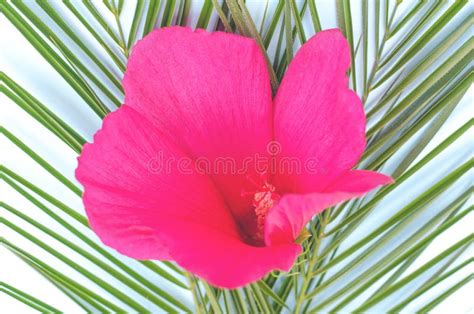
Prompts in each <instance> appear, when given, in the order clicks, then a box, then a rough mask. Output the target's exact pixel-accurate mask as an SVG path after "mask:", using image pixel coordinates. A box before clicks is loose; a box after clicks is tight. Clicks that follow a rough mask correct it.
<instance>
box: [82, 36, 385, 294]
mask: <svg viewBox="0 0 474 314" xmlns="http://www.w3.org/2000/svg"><path fill="white" fill-rule="evenodd" d="M349 67H350V53H349V47H348V44H347V42H346V40H345V38H344V37H343V35H342V34H341V32H340V31H339V30H337V29H332V30H327V31H322V32H319V33H318V34H316V35H315V36H314V37H312V38H311V39H310V40H309V41H308V42H307V43H305V44H304V45H303V46H302V47H301V49H300V50H299V51H298V52H297V54H296V55H295V58H294V59H293V61H292V62H291V64H290V65H289V67H288V70H287V72H286V74H285V76H284V78H283V80H282V82H281V85H280V87H279V89H278V91H277V94H276V96H275V98H274V99H272V91H271V87H270V80H269V74H268V72H267V67H266V63H265V58H264V56H263V54H262V52H261V50H260V49H259V47H258V45H257V44H256V42H255V41H254V40H253V39H250V38H245V37H241V36H237V35H233V34H227V33H222V32H213V33H208V32H206V31H203V30H196V31H193V30H191V29H189V28H182V27H169V28H161V29H158V30H155V31H154V32H152V33H151V34H149V35H148V36H147V37H145V38H144V39H143V40H141V41H140V42H138V43H137V44H136V45H135V46H134V48H133V51H132V54H131V57H130V59H129V62H128V65H127V69H126V73H125V78H124V80H123V86H124V89H125V104H124V105H123V106H121V107H120V109H118V110H116V111H115V112H113V113H111V114H109V115H108V116H107V117H106V118H105V119H104V121H103V125H102V128H101V129H100V130H99V131H98V132H97V133H96V135H95V136H94V142H93V143H91V144H86V145H85V146H84V148H83V151H82V154H81V156H80V157H79V159H78V162H79V165H78V168H77V170H76V177H77V179H78V180H79V181H80V182H81V184H82V185H83V186H84V195H83V202H84V206H85V209H86V213H87V216H88V219H89V222H90V225H91V227H92V229H93V230H94V231H95V232H96V233H97V235H98V236H99V237H100V239H101V240H102V241H103V242H104V243H105V244H106V245H108V246H110V247H112V248H114V249H116V250H117V251H119V252H120V253H122V254H125V255H127V256H130V257H133V258H136V259H152V260H170V261H175V262H176V263H177V264H179V265H180V266H182V267H183V268H184V269H186V270H187V271H189V272H192V273H194V274H195V275H197V276H199V277H201V278H203V279H205V280H206V281H208V282H209V283H211V284H213V285H215V286H218V287H223V288H236V287H239V286H242V285H245V284H248V283H250V282H253V281H256V280H259V279H261V278H262V277H264V276H265V275H266V274H268V273H269V272H270V271H272V270H282V271H289V270H290V269H291V267H292V265H293V263H294V261H295V259H296V257H297V256H298V254H300V253H301V245H300V244H299V243H297V242H299V241H297V238H298V237H299V235H300V234H301V233H302V231H303V230H304V229H305V225H306V224H307V223H308V222H309V221H310V219H311V218H312V217H313V216H314V215H316V214H318V213H320V212H322V211H323V210H324V209H326V208H328V207H330V206H333V205H335V204H337V203H339V202H342V201H345V200H348V199H350V198H353V197H358V196H361V195H363V194H365V193H367V192H368V191H370V190H372V189H374V188H376V187H377V186H379V185H382V184H387V183H390V182H391V181H392V180H391V178H390V177H388V176H385V175H383V174H379V173H376V172H371V171H364V170H353V169H352V168H353V167H354V166H355V165H356V163H357V162H358V160H359V159H360V156H361V154H362V152H363V151H364V148H365V115H364V111H363V107H362V104H361V101H360V99H359V97H358V96H357V95H356V94H355V93H354V92H353V91H351V90H349V88H348V78H347V73H346V72H347V71H348V69H349ZM157 156H159V157H157ZM224 157H225V158H226V160H228V159H229V158H230V161H232V162H233V163H234V166H235V167H234V168H233V169H231V171H223V170H221V171H218V170H216V169H215V167H212V169H207V168H206V169H207V170H206V171H204V170H205V169H203V167H200V165H201V164H202V161H206V162H207V165H211V166H212V165H216V164H217V163H218V162H220V161H222V158H224ZM184 161H185V162H184ZM295 163H296V166H297V167H293V168H292V169H290V168H291V167H290V166H289V165H293V164H295ZM150 165H152V166H150ZM262 165H263V166H264V167H262ZM262 168H263V170H262ZM295 168H296V169H295ZM185 170H186V171H185ZM227 170H229V169H227ZM290 170H291V171H290Z"/></svg>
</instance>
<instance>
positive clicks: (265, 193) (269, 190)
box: [242, 174, 280, 243]
mask: <svg viewBox="0 0 474 314" xmlns="http://www.w3.org/2000/svg"><path fill="white" fill-rule="evenodd" d="M247 178H248V179H249V181H250V182H251V183H252V184H253V185H254V186H255V188H256V190H255V191H253V192H242V195H253V201H252V204H253V207H254V211H255V215H256V219H257V230H256V232H255V233H254V234H253V235H252V236H251V238H252V240H253V241H255V242H257V243H262V242H263V236H264V229H265V218H266V217H267V213H268V211H269V209H270V208H272V207H273V205H275V203H276V202H277V201H278V200H279V199H280V195H279V194H277V193H275V186H273V185H272V184H270V183H269V182H268V181H267V179H266V176H265V174H261V175H260V178H259V180H258V181H259V182H257V181H255V180H253V179H252V178H250V177H247Z"/></svg>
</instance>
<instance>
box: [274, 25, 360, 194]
mask: <svg viewBox="0 0 474 314" xmlns="http://www.w3.org/2000/svg"><path fill="white" fill-rule="evenodd" d="M349 67H350V52H349V46H348V44H347V41H346V39H345V38H344V36H343V35H342V33H341V32H340V31H339V30H338V29H332V30H327V31H322V32H319V33H317V34H316V35H315V36H314V37H312V38H311V39H310V40H309V41H308V42H307V43H305V44H304V45H303V46H302V47H301V49H300V50H299V51H298V53H297V54H296V55H295V58H294V59H293V61H292V62H291V64H290V66H289V68H288V70H287V72H286V74H285V77H284V78H283V81H282V83H281V85H280V88H279V90H278V94H277V96H276V99H275V106H276V107H275V138H276V140H277V141H279V142H280V144H281V154H279V157H280V160H284V159H285V158H297V159H298V160H299V161H300V163H301V173H289V172H288V171H287V174H286V175H282V176H280V177H278V178H276V182H277V185H278V186H279V187H280V189H283V190H285V191H290V192H297V193H309V192H321V191H322V189H323V188H324V187H325V186H326V185H327V184H328V183H329V182H330V181H332V180H333V179H335V178H336V177H338V176H339V175H340V174H341V173H343V172H344V171H347V170H349V169H351V168H352V167H353V166H354V165H355V164H356V163H357V161H358V160H359V158H360V156H361V154H362V152H363V151H364V148H365V115H364V111H363V107H362V104H361V101H360V99H359V97H358V96H357V95H356V94H355V93H354V92H353V91H351V90H349V88H348V77H347V70H348V69H349Z"/></svg>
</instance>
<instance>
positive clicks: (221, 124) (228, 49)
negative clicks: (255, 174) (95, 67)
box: [123, 27, 272, 221]
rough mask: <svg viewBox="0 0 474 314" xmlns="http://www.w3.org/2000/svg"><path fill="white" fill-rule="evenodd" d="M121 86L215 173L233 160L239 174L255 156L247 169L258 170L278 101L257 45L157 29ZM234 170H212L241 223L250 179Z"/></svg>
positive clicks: (237, 39)
mask: <svg viewBox="0 0 474 314" xmlns="http://www.w3.org/2000/svg"><path fill="white" fill-rule="evenodd" d="M123 84H124V88H125V96H126V98H125V99H126V101H125V102H126V103H127V105H129V106H131V107H133V108H134V109H136V110H137V111H138V112H140V113H142V114H143V115H145V116H146V117H148V118H149V119H150V121H151V122H152V123H153V124H154V125H155V126H156V127H157V128H158V129H159V130H160V131H161V132H162V133H163V134H164V135H165V136H166V137H167V138H168V139H170V140H172V141H173V142H174V143H175V144H176V145H177V146H178V147H180V148H182V149H183V151H184V152H186V153H187V154H188V155H189V156H192V157H193V158H199V160H200V161H202V160H203V158H204V162H208V163H209V164H211V165H212V166H211V167H212V168H214V169H215V167H214V165H217V167H221V166H222V165H223V163H221V164H220V165H219V164H218V163H216V159H220V160H223V158H224V159H225V158H228V157H230V158H232V159H233V160H234V161H233V163H234V164H235V165H236V167H234V169H236V170H240V168H241V166H243V164H244V163H245V159H246V158H249V157H250V158H251V159H250V160H251V162H250V163H248V164H247V169H254V163H253V160H254V159H253V157H254V155H255V154H259V155H260V156H262V155H266V154H265V153H266V152H265V146H266V144H267V143H268V141H269V140H270V138H271V115H272V112H271V107H272V96H271V89H270V83H269V76H268V73H267V68H266V65H265V60H264V57H263V55H262V53H261V51H260V49H259V47H258V46H257V44H256V43H255V41H254V40H253V39H249V38H245V37H241V36H237V35H233V34H227V33H222V32H213V33H208V32H206V31H203V30H197V31H193V30H191V29H189V28H183V27H168V28H161V29H158V30H156V31H154V32H152V33H151V34H150V35H148V36H147V37H145V38H144V39H143V40H141V41H140V42H139V43H138V44H137V45H136V46H135V47H134V48H133V52H132V55H131V57H130V59H129V63H128V65H127V70H126V73H125V78H124V81H123ZM231 162H232V161H231ZM199 164H201V163H199ZM220 169H222V168H220ZM228 169H229V170H228V171H227V174H226V173H225V172H226V171H223V170H220V171H219V170H217V171H215V170H212V169H211V171H206V172H211V173H212V179H213V180H214V181H215V183H216V186H217V187H218V188H219V189H220V190H221V192H222V193H223V195H224V197H225V199H226V201H227V203H228V204H231V206H232V208H231V209H232V210H233V213H234V215H235V216H236V217H237V218H238V219H239V220H241V221H242V220H244V219H246V217H247V216H248V215H249V214H252V212H251V211H252V209H251V206H249V204H250V200H249V199H245V198H242V196H241V190H242V188H244V187H245V186H246V185H247V186H248V182H247V180H246V176H245V175H246V174H247V173H246V172H242V173H238V174H236V173H235V172H236V171H232V166H229V167H228ZM217 172H219V173H220V174H216V173H217ZM231 172H232V173H231ZM247 218H248V217H247Z"/></svg>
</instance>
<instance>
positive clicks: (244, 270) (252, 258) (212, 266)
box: [160, 219, 301, 289]
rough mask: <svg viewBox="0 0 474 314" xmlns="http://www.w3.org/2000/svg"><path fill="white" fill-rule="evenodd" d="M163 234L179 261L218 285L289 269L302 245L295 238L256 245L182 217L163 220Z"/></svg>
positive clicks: (239, 283)
mask: <svg viewBox="0 0 474 314" xmlns="http://www.w3.org/2000/svg"><path fill="white" fill-rule="evenodd" d="M160 237H161V238H162V239H163V242H164V243H165V244H166V245H167V247H169V248H170V252H171V255H172V256H173V258H174V259H175V261H176V262H177V263H178V264H179V265H180V266H182V267H183V268H185V269H187V270H188V271H190V272H192V273H194V274H196V275H197V276H199V277H201V278H203V279H205V280H206V281H208V282H209V283H211V284H212V285H214V286H217V287H221V288H227V289H234V288H238V287H241V286H244V285H246V284H249V283H251V282H254V281H257V280H259V279H262V278H263V277H264V276H265V275H266V274H268V273H269V272H270V271H272V270H281V271H289V270H290V269H291V267H292V265H293V263H294V262H295V259H296V257H297V256H298V255H299V254H300V253H301V246H300V245H297V244H295V243H292V242H287V243H284V244H282V245H275V246H269V247H255V246H250V245H248V244H245V243H244V242H242V241H241V240H240V239H239V238H238V237H236V236H232V235H229V234H222V233H221V232H219V231H217V230H213V229H211V228H207V227H205V226H203V225H201V224H199V223H195V222H188V221H184V220H180V219H176V221H173V220H168V221H162V222H161V225H160Z"/></svg>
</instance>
